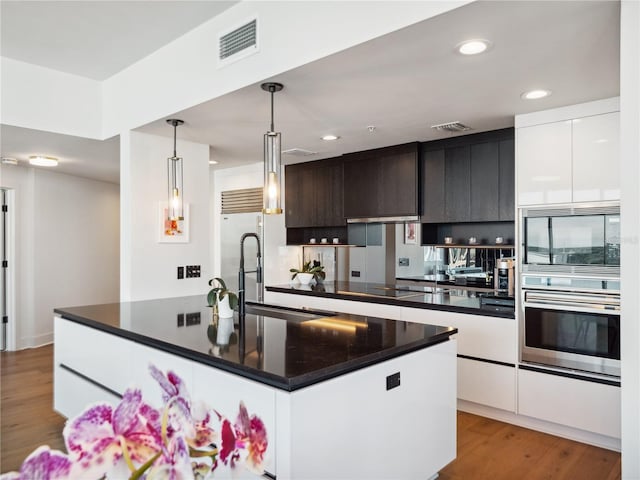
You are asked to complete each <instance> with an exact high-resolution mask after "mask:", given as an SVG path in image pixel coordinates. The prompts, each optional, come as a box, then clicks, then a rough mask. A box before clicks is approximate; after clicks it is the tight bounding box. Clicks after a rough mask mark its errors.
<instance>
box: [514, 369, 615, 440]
mask: <svg viewBox="0 0 640 480" xmlns="http://www.w3.org/2000/svg"><path fill="white" fill-rule="evenodd" d="M518 413H519V414H520V415H528V416H530V417H534V418H539V419H541V420H547V421H549V422H555V423H558V424H561V425H567V426H569V427H574V428H579V429H582V430H586V431H588V432H593V433H599V434H601V435H607V436H609V437H614V438H620V429H621V425H620V418H621V417H620V387H616V386H611V385H603V384H600V383H594V382H590V381H586V380H577V379H573V378H567V377H561V376H558V375H550V374H545V373H539V372H532V371H529V370H523V369H520V370H519V372H518Z"/></svg>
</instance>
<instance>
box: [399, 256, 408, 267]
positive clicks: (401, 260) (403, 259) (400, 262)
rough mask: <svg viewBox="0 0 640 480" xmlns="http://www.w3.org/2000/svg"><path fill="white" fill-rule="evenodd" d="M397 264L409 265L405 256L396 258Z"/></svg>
mask: <svg viewBox="0 0 640 480" xmlns="http://www.w3.org/2000/svg"><path fill="white" fill-rule="evenodd" d="M398 266H400V267H408V266H409V259H408V258H406V257H402V258H399V259H398Z"/></svg>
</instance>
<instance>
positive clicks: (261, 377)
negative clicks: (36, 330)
mask: <svg viewBox="0 0 640 480" xmlns="http://www.w3.org/2000/svg"><path fill="white" fill-rule="evenodd" d="M53 311H54V313H56V314H57V315H59V316H60V317H62V318H63V319H65V320H69V321H72V322H75V323H78V324H81V325H84V326H86V327H90V328H94V329H96V330H100V331H102V332H105V333H108V334H111V335H115V336H117V337H120V338H125V339H127V340H133V341H135V342H137V343H139V344H141V345H144V346H147V347H153V348H157V349H159V350H161V351H163V352H166V353H171V354H174V355H177V356H179V357H183V358H186V359H187V360H194V361H197V362H198V363H200V364H203V365H208V366H211V367H215V368H218V369H220V370H222V371H225V372H229V373H232V374H235V375H238V376H241V377H244V378H247V379H249V380H253V381H255V382H257V383H261V384H263V385H267V386H270V387H274V388H277V389H280V390H285V391H287V392H293V391H295V390H299V389H301V388H304V387H308V386H311V385H314V384H316V383H320V382H323V381H326V380H330V379H332V378H336V377H339V376H341V375H344V374H347V373H350V372H354V371H356V370H360V369H361V368H365V367H368V366H371V365H375V364H377V363H382V362H383V361H386V360H391V359H392V358H396V357H399V356H402V355H405V354H408V353H411V352H415V351H417V350H421V349H423V348H427V347H430V346H433V345H436V344H438V343H442V342H445V341H447V340H449V337H450V336H451V335H454V334H456V333H458V329H457V328H451V330H449V331H446V332H443V333H441V334H438V335H434V336H432V337H431V338H429V339H428V340H422V341H417V342H413V343H411V344H408V345H402V346H401V347H395V348H393V349H391V350H388V351H386V352H382V353H381V352H377V353H374V354H369V355H366V356H364V357H359V358H354V359H352V360H348V361H347V362H345V363H342V364H340V365H337V366H332V367H327V368H324V369H322V370H319V371H317V372H313V373H309V374H306V375H300V376H299V377H296V378H292V379H290V380H289V381H283V380H282V377H277V376H275V375H272V374H270V373H267V372H259V373H257V372H256V371H255V370H253V369H251V368H249V367H246V368H242V366H240V365H238V364H236V363H230V362H227V361H225V360H224V359H221V358H217V357H211V356H208V355H203V354H202V353H199V352H196V351H194V350H189V349H187V348H182V347H179V346H177V345H174V344H171V343H167V342H163V341H161V340H157V339H154V338H150V337H147V336H144V335H140V334H137V333H133V332H130V331H128V330H122V329H120V328H118V327H113V326H111V325H107V324H105V323H102V322H98V321H95V320H91V319H88V318H86V317H82V316H79V315H74V314H71V313H67V312H65V311H64V309H59V308H55V309H54V310H53ZM398 321H401V320H398Z"/></svg>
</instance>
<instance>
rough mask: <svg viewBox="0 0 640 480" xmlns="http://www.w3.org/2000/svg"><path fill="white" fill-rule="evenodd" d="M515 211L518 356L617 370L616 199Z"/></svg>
mask: <svg viewBox="0 0 640 480" xmlns="http://www.w3.org/2000/svg"><path fill="white" fill-rule="evenodd" d="M521 214H522V217H521V219H520V220H521V231H520V235H521V236H520V238H521V239H522V242H521V247H522V250H521V255H520V268H521V270H520V273H521V275H520V299H519V300H520V302H519V304H520V321H521V325H520V327H521V328H520V332H521V335H520V337H521V339H520V340H521V350H520V351H521V361H522V362H524V363H531V364H537V365H542V366H546V367H550V368H558V369H568V370H571V371H574V372H578V373H580V372H582V373H583V374H585V375H592V376H605V377H619V376H620V210H619V206H618V205H615V204H610V205H597V206H591V205H581V206H575V205H571V206H565V207H559V208H544V209H523V210H522V212H521Z"/></svg>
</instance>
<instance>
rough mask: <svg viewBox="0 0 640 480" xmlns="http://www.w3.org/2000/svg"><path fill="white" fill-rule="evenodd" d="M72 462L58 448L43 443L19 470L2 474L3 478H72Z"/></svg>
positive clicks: (29, 479)
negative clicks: (52, 448)
mask: <svg viewBox="0 0 640 480" xmlns="http://www.w3.org/2000/svg"><path fill="white" fill-rule="evenodd" d="M71 469H72V462H71V460H69V457H67V455H65V454H64V453H62V452H60V451H58V450H50V449H49V447H48V446H46V445H43V446H41V447H38V448H37V449H36V450H34V451H33V452H32V453H31V455H29V456H28V457H27V458H26V459H25V461H24V462H23V464H22V466H21V467H20V471H19V472H10V473H5V474H3V475H0V479H1V480H34V479H38V480H65V479H70V478H71Z"/></svg>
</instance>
